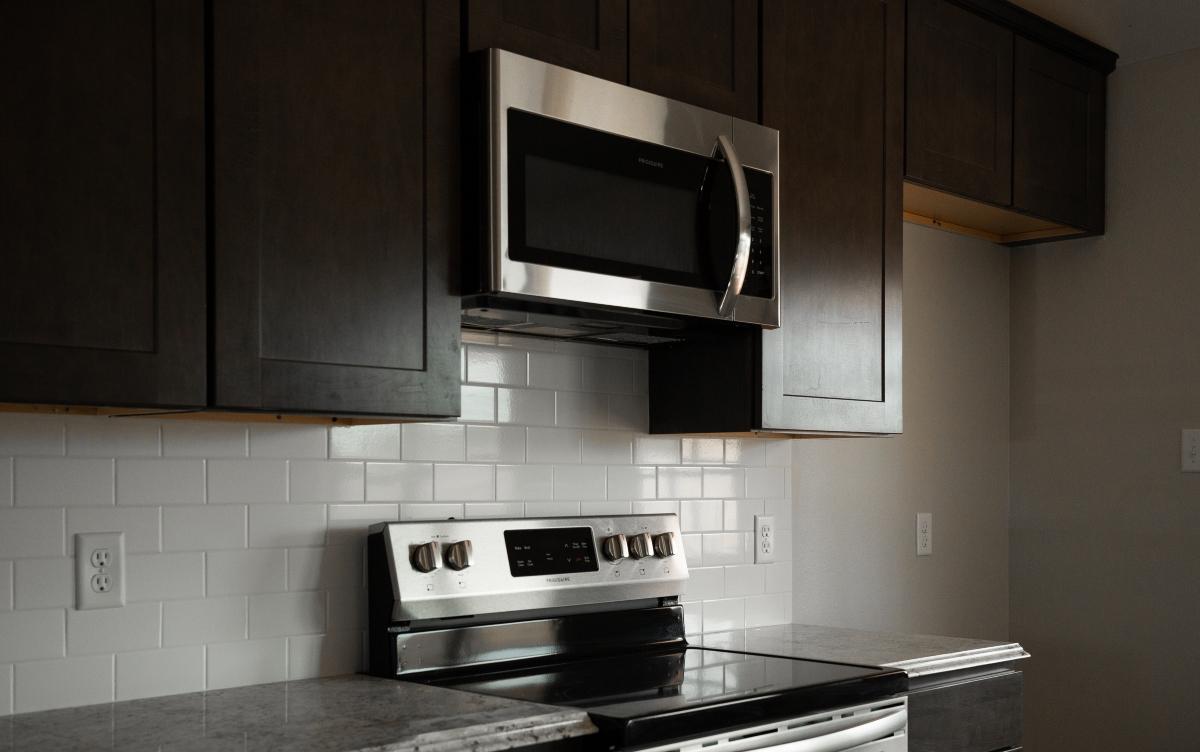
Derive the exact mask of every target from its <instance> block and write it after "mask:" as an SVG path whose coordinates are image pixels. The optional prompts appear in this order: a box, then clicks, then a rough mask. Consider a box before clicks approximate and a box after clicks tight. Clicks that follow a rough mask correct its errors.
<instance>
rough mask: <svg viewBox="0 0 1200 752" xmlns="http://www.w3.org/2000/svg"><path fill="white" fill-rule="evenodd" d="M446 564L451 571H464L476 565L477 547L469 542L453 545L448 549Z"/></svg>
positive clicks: (463, 541)
mask: <svg viewBox="0 0 1200 752" xmlns="http://www.w3.org/2000/svg"><path fill="white" fill-rule="evenodd" d="M446 563H447V564H449V565H450V568H451V569H457V570H463V569H466V568H467V567H469V566H471V565H472V564H474V563H475V547H474V546H472V545H471V541H469V540H460V541H457V542H455V543H451V544H450V546H449V547H448V548H447V549H446Z"/></svg>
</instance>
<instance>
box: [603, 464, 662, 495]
mask: <svg viewBox="0 0 1200 752" xmlns="http://www.w3.org/2000/svg"><path fill="white" fill-rule="evenodd" d="M657 479H658V473H657V472H656V471H655V469H654V468H653V467H642V466H639V465H621V466H616V467H609V468H608V495H609V496H610V497H611V498H614V499H653V498H654V497H655V495H656V494H657Z"/></svg>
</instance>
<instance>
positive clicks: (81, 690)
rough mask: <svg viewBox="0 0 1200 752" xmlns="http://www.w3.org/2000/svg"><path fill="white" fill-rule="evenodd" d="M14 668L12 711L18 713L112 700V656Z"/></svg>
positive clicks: (95, 656) (97, 656) (35, 663)
mask: <svg viewBox="0 0 1200 752" xmlns="http://www.w3.org/2000/svg"><path fill="white" fill-rule="evenodd" d="M13 669H14V675H13V690H14V692H13V710H14V711H15V712H17V713H33V712H35V711H38V710H53V709H55V708H70V707H75V706H77V705H94V704H96V703H101V702H111V701H112V699H113V657H112V656H111V655H89V656H81V657H72V658H66V659H63V660H56V661H37V662H34V663H18V664H17V665H16V666H14V667H13Z"/></svg>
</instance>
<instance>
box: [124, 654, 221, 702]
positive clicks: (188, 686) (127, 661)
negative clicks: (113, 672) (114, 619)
mask: <svg viewBox="0 0 1200 752" xmlns="http://www.w3.org/2000/svg"><path fill="white" fill-rule="evenodd" d="M116 658H117V676H116V690H117V696H116V699H117V701H121V700H138V699H141V698H143V697H160V696H162V695H177V694H182V693H184V692H201V691H203V690H204V646H203V645H194V646H189V647H181V648H167V649H165V650H139V651H137V652H133V653H118V654H117V657H116Z"/></svg>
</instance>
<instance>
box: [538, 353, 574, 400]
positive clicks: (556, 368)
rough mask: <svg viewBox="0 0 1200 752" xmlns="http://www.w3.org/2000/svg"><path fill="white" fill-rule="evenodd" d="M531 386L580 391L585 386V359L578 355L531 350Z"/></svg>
mask: <svg viewBox="0 0 1200 752" xmlns="http://www.w3.org/2000/svg"><path fill="white" fill-rule="evenodd" d="M529 386H532V387H537V388H539V389H564V390H570V391H579V390H580V389H582V388H583V359H582V358H580V357H579V356H577V355H569V354H564V353H554V352H540V351H537V350H530V352H529Z"/></svg>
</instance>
